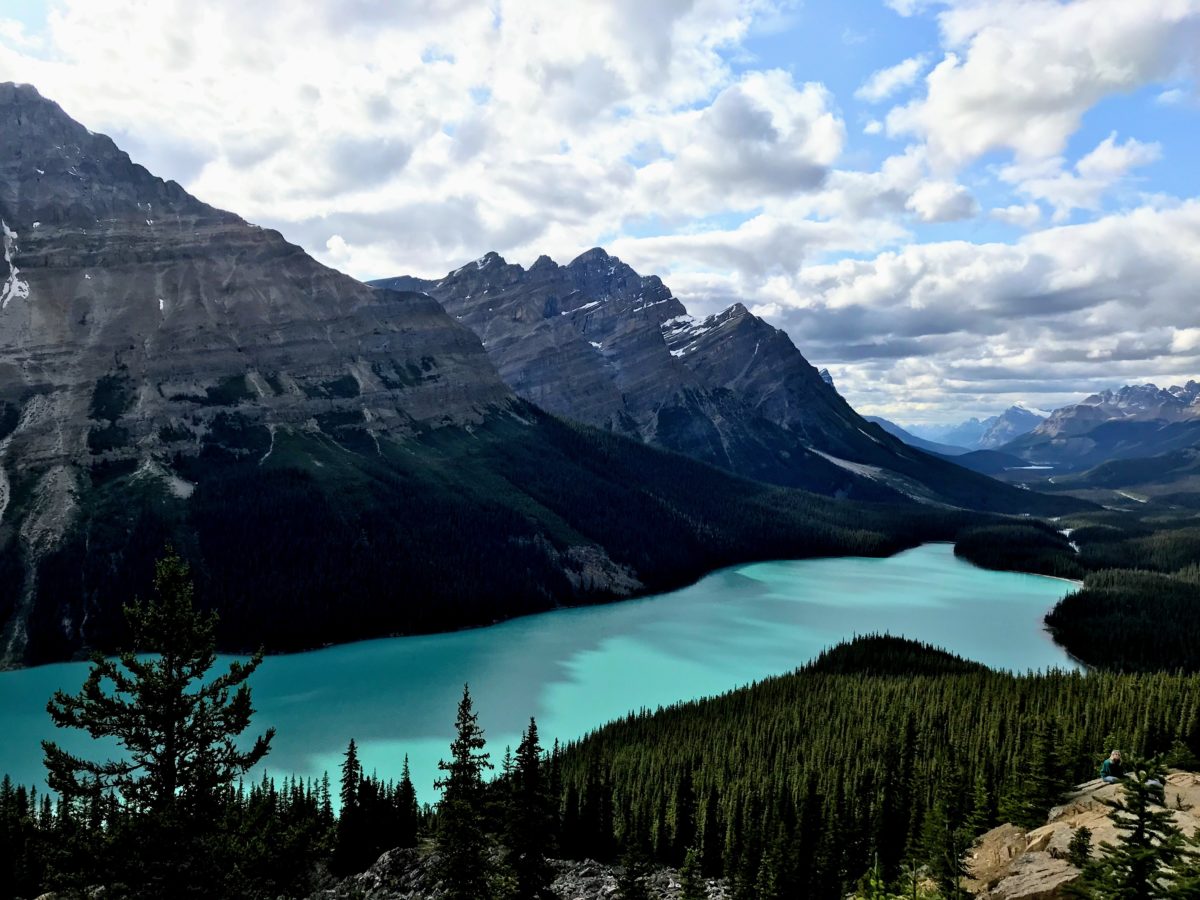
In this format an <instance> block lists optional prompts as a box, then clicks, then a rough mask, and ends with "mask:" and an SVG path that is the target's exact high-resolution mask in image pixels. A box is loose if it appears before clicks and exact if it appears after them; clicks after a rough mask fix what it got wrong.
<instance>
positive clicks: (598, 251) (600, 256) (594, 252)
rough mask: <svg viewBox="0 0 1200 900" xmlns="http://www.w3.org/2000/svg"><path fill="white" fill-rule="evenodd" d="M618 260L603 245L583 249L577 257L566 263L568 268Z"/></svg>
mask: <svg viewBox="0 0 1200 900" xmlns="http://www.w3.org/2000/svg"><path fill="white" fill-rule="evenodd" d="M607 262H620V260H619V259H617V258H616V257H615V256H609V254H608V251H606V250H605V249H604V248H603V247H593V248H592V249H591V250H585V251H584V252H583V253H580V254H579V255H578V256H577V257H575V258H574V259H573V260H571V261H570V262H569V263H567V267H568V268H575V267H576V266H588V265H592V264H594V263H607Z"/></svg>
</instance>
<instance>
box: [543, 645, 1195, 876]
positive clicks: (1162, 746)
mask: <svg viewBox="0 0 1200 900" xmlns="http://www.w3.org/2000/svg"><path fill="white" fill-rule="evenodd" d="M881 644H882V645H890V650H888V651H887V653H886V654H885V655H884V656H883V657H882V658H883V660H884V662H883V663H882V664H881V663H880V659H881V656H880V653H879V650H880V648H881ZM971 668H972V667H971V664H969V663H964V662H963V661H961V660H955V659H953V658H947V657H945V656H944V655H942V654H939V653H936V652H934V651H931V650H930V649H929V648H923V647H920V646H918V645H914V644H911V643H909V642H905V641H900V640H898V639H889V638H884V639H881V638H875V639H871V640H867V641H863V640H860V641H856V642H854V643H852V644H850V645H848V646H845V647H842V648H839V649H838V650H836V651H835V652H833V653H831V654H827V655H826V656H824V657H823V658H822V659H820V660H818V661H816V662H814V663H813V664H812V665H811V666H809V667H807V668H806V669H803V670H801V671H799V672H797V673H795V674H792V675H787V676H784V677H780V678H773V679H768V680H766V681H764V682H762V683H760V684H757V685H754V686H752V687H748V688H744V689H741V690H737V691H733V692H731V693H729V694H726V695H724V696H722V697H718V698H714V699H710V700H701V701H696V702H693V703H687V704H682V705H679V706H675V707H671V708H669V709H665V710H661V711H659V712H657V713H654V714H641V715H636V716H630V717H628V718H627V719H625V720H623V721H620V722H615V723H612V724H610V725H608V726H605V727H604V728H602V729H600V730H599V731H597V732H595V733H594V734H592V735H590V736H589V737H587V738H585V739H584V740H582V741H580V742H578V743H577V744H574V745H571V746H569V747H568V748H567V749H566V752H565V753H564V754H563V756H562V759H561V761H560V768H561V778H562V780H563V785H564V787H563V799H562V825H561V837H560V840H561V845H562V847H563V849H564V851H565V852H567V853H568V854H571V855H590V856H595V855H600V856H602V857H603V856H606V855H607V856H609V857H612V856H614V855H615V854H617V853H618V852H619V851H620V848H623V847H630V846H633V847H646V848H648V849H649V851H650V852H651V853H652V854H653V857H654V858H655V859H656V860H658V861H660V862H663V863H669V864H674V865H678V864H679V863H680V862H681V861H682V859H683V856H684V854H685V852H686V850H687V848H696V849H697V850H698V853H699V858H700V859H701V861H702V864H703V867H704V871H705V872H706V873H710V874H724V875H725V876H728V877H729V878H731V879H732V881H733V889H734V896H735V897H737V898H744V900H773V898H785V897H796V896H804V897H839V896H844V895H845V892H846V891H847V890H849V889H851V888H852V887H853V886H854V884H855V883H856V881H857V880H858V879H859V878H860V877H861V876H863V874H864V873H866V872H867V871H868V870H871V869H873V868H874V867H875V866H876V865H877V866H878V871H879V872H880V873H881V877H882V878H883V879H884V880H885V881H887V882H893V881H895V880H897V879H900V878H901V877H902V873H903V872H904V871H905V870H906V869H912V868H913V867H918V868H919V867H921V866H927V867H928V871H930V872H931V874H933V875H934V876H935V877H936V878H938V879H939V880H940V881H941V882H942V883H943V884H944V885H946V886H947V891H950V886H951V885H952V884H953V879H954V877H955V875H956V874H957V872H958V870H959V867H960V862H959V861H960V859H961V855H962V852H963V851H964V850H965V849H966V847H967V846H969V843H970V841H971V839H972V838H973V837H974V836H975V835H977V834H979V833H981V832H982V831H984V830H986V829H987V828H989V827H992V826H993V825H995V824H998V823H999V822H1002V821H1014V822H1017V823H1018V824H1022V825H1026V826H1032V825H1035V824H1039V823H1041V822H1043V821H1044V819H1045V815H1046V813H1047V811H1048V809H1049V808H1050V806H1051V805H1053V804H1054V803H1055V802H1056V800H1057V799H1058V797H1059V796H1060V794H1061V792H1062V791H1063V789H1064V788H1065V787H1066V786H1067V785H1070V784H1074V783H1078V782H1081V781H1085V780H1088V779H1090V778H1094V777H1095V775H1096V771H1097V767H1098V765H1099V762H1100V760H1101V759H1102V758H1103V756H1104V755H1105V754H1106V753H1107V751H1108V750H1110V749H1112V748H1113V747H1120V748H1121V749H1122V750H1124V751H1126V752H1133V753H1135V754H1142V755H1150V754H1155V753H1167V754H1169V755H1170V760H1171V762H1173V763H1175V764H1189V765H1194V764H1195V757H1196V755H1197V754H1200V676H1182V675H1169V674H1142V675H1117V674H1103V673H1091V674H1083V673H1079V672H1070V673H1068V672H1050V673H1047V674H1033V675H1020V676H1018V675H1012V674H1007V673H1002V672H993V671H988V670H983V671H978V670H976V671H971ZM856 670H857V671H856ZM880 671H886V672H889V673H895V674H870V673H873V672H880ZM905 672H907V673H908V674H902V673H905ZM922 672H927V673H928V674H918V673H922Z"/></svg>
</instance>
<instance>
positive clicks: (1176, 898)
mask: <svg viewBox="0 0 1200 900" xmlns="http://www.w3.org/2000/svg"><path fill="white" fill-rule="evenodd" d="M1168 896H1170V897H1171V898H1172V900H1200V830H1198V831H1197V832H1196V833H1195V834H1193V835H1192V836H1191V837H1190V838H1188V839H1187V843H1186V845H1185V851H1184V858H1183V859H1181V860H1180V861H1179V862H1177V863H1176V864H1175V866H1174V872H1173V873H1172V876H1171V879H1170V890H1169V891H1168Z"/></svg>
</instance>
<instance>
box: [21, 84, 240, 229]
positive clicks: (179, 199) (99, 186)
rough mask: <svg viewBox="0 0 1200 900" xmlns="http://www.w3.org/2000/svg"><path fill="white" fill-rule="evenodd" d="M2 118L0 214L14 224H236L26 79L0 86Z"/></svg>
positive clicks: (26, 226) (31, 226)
mask: <svg viewBox="0 0 1200 900" xmlns="http://www.w3.org/2000/svg"><path fill="white" fill-rule="evenodd" d="M0 116H2V117H3V120H4V122H5V127H4V129H3V130H0V216H3V218H4V220H5V221H6V222H7V223H8V225H9V227H10V228H13V229H14V230H17V231H23V232H29V231H32V230H34V223H35V222H37V223H39V224H38V227H46V228H52V227H55V226H62V225H67V224H70V225H73V226H76V227H80V228H90V229H92V230H95V229H96V228H97V227H104V225H105V223H106V222H120V223H122V224H128V223H146V227H152V226H153V224H154V223H155V222H162V221H164V220H166V219H176V220H182V219H186V220H188V221H195V222H224V223H233V222H241V219H239V218H238V217H237V216H235V215H233V214H232V213H226V212H222V211H220V210H216V209H214V208H213V207H211V206H208V205H207V204H205V203H202V202H200V201H199V200H197V199H196V198H194V197H192V196H191V195H190V194H188V193H187V192H186V191H184V190H183V188H181V187H180V186H179V185H178V184H176V183H175V182H173V181H163V180H162V179H161V178H156V177H155V176H153V175H151V174H150V173H149V172H148V171H146V169H145V168H143V167H142V166H139V165H137V164H135V163H134V162H133V161H132V160H131V159H130V158H129V155H128V154H127V153H125V152H124V151H123V150H121V149H120V148H118V147H117V145H116V144H115V143H113V141H112V140H111V139H110V138H109V137H107V136H105V135H103V134H95V133H93V132H91V131H89V130H88V129H86V128H84V127H83V126H82V125H81V124H79V123H78V122H76V121H75V120H73V119H72V118H71V117H70V116H68V115H67V114H66V113H65V112H64V111H63V110H62V108H61V107H60V106H59V105H58V104H57V103H55V102H54V101H52V100H47V99H46V98H44V97H43V96H42V95H41V94H39V93H38V92H37V90H36V89H35V88H33V87H31V86H29V85H17V84H13V83H11V82H10V83H6V84H0ZM24 236H25V235H24V234H23V235H22V237H24Z"/></svg>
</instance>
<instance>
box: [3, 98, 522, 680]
mask: <svg viewBox="0 0 1200 900" xmlns="http://www.w3.org/2000/svg"><path fill="white" fill-rule="evenodd" d="M0 116H3V121H4V127H3V129H0V235H2V239H3V263H0V266H2V268H0V421H3V422H4V425H3V433H2V434H0V437H2V438H3V440H0V522H2V524H3V526H4V529H3V533H5V534H12V533H17V534H19V541H20V544H21V547H20V552H21V553H22V555H23V558H24V559H25V560H26V561H28V562H30V563H31V564H34V563H36V562H37V561H38V560H39V559H40V558H42V557H43V556H44V555H45V554H46V553H47V552H49V551H51V550H52V549H53V548H54V547H55V546H56V545H57V544H58V542H59V541H60V540H61V539H62V538H63V536H64V535H65V534H67V533H69V531H70V529H71V528H72V527H73V525H74V524H75V523H77V522H78V520H79V514H80V509H81V507H82V506H83V504H85V503H86V502H87V498H88V496H89V493H90V491H91V489H92V486H93V485H94V484H95V483H97V482H98V481H99V480H102V479H101V478H100V476H99V475H97V474H96V473H98V472H107V473H113V472H116V473H125V474H128V473H130V472H133V471H137V472H140V473H143V475H144V476H145V479H146V480H147V481H149V482H153V483H159V484H161V485H165V486H166V487H167V488H168V489H169V490H170V491H173V492H175V493H176V495H177V496H179V497H183V496H185V495H188V496H190V491H191V490H192V487H193V485H190V484H188V483H187V482H186V480H184V479H181V478H180V477H179V476H178V475H177V473H176V471H175V468H174V467H175V465H176V463H177V462H178V463H179V464H184V463H185V462H186V461H187V460H194V459H196V458H198V457H200V456H202V455H205V454H210V455H211V454H213V453H218V454H220V453H226V452H228V453H231V454H234V455H235V456H236V455H238V454H244V455H251V454H253V455H254V456H255V457H256V458H262V457H263V456H264V455H265V454H267V453H269V452H271V448H273V447H274V442H275V440H276V438H280V439H285V436H286V435H288V434H291V433H304V434H306V435H314V436H315V435H320V436H321V437H320V439H322V440H324V439H328V440H333V441H335V442H338V443H340V444H342V445H353V446H365V447H370V448H374V447H376V446H377V443H376V442H377V441H378V439H379V438H380V437H381V436H390V437H393V438H397V439H403V438H405V437H407V436H410V435H413V434H414V433H417V432H418V431H419V430H420V429H422V428H426V427H432V426H434V425H436V424H452V423H461V424H467V423H470V422H475V421H479V420H480V419H481V418H482V417H483V416H484V415H485V414H486V411H488V410H490V409H492V408H495V407H498V406H501V405H503V404H505V403H509V402H512V399H513V398H512V395H511V393H509V391H508V390H507V388H506V387H505V386H504V384H503V382H502V381H501V380H500V378H499V376H498V374H497V373H496V371H495V369H494V368H493V367H492V365H491V363H490V362H489V361H488V359H487V357H486V355H485V353H484V352H483V349H482V348H481V347H480V345H479V341H478V339H477V338H476V337H475V336H474V335H473V334H471V333H470V332H469V331H468V330H467V329H465V328H462V327H460V326H458V325H456V324H455V323H454V322H453V321H452V320H451V319H450V318H449V317H448V316H447V315H446V314H445V311H444V310H442V309H441V307H440V306H438V304H437V303H436V301H434V300H433V299H432V298H430V297H427V296H424V295H422V294H414V293H409V294H399V293H395V292H386V291H385V292H381V291H374V290H372V289H371V288H368V287H367V286H366V285H364V284H362V283H360V282H358V281H355V280H354V279H352V278H350V277H348V276H346V275H343V274H341V273H339V272H335V271H333V270H332V269H329V268H326V267H325V266H323V265H321V264H320V263H318V262H317V261H316V260H314V259H312V258H311V257H309V256H308V255H307V254H305V253H304V251H303V250H301V249H300V248H299V247H296V246H294V245H292V244H289V243H287V242H286V241H285V240H284V239H283V237H282V236H281V235H280V234H279V233H278V232H275V231H271V230H269V229H263V228H258V227H256V226H253V225H250V224H248V223H246V222H245V221H244V220H242V219H241V218H240V217H238V216H236V215H234V214H232V213H227V212H223V211H221V210H217V209H215V208H213V207H211V206H208V205H207V204H205V203H202V202H200V201H199V200H197V199H195V198H194V197H192V196H190V195H189V194H187V192H186V191H184V190H183V188H181V187H180V186H179V185H177V184H175V183H173V182H167V181H163V180H162V179H160V178H157V177H155V176H154V175H152V174H151V173H150V172H148V171H147V170H146V169H145V168H143V167H142V166H140V165H137V164H135V163H133V162H132V161H131V160H130V158H129V156H128V155H127V154H126V153H124V152H123V151H121V150H120V149H119V148H118V147H117V146H116V144H114V143H113V142H112V140H110V139H109V138H108V137H105V136H104V135H101V134H94V133H92V132H90V131H88V130H87V129H86V128H84V127H83V126H82V125H80V124H79V123H77V122H74V121H73V120H72V119H71V118H70V117H69V116H67V115H66V114H65V113H64V112H63V111H62V109H61V108H60V107H59V106H58V105H57V104H55V103H53V102H51V101H49V100H46V99H45V98H43V97H41V95H40V94H38V93H37V91H35V90H34V89H32V88H29V87H27V86H18V85H12V84H7V85H0ZM492 266H495V267H496V268H502V265H499V264H497V263H495V262H494V261H489V267H492ZM107 477H113V476H111V475H110V476H107ZM10 481H11V485H10ZM29 498H32V499H29ZM4 552H6V553H9V552H11V553H16V552H18V551H17V550H15V549H13V548H12V546H11V545H9V546H8V547H6V549H5V550H4ZM34 596H35V593H34V591H33V589H32V588H29V589H27V591H26V594H25V595H24V597H25V599H24V600H23V601H22V602H23V603H25V602H28V603H33V602H34V599H33V598H34ZM22 616H23V613H21V614H19V615H16V616H14V618H13V619H12V620H11V623H10V629H9V631H8V632H7V633H6V634H4V635H2V636H0V637H2V640H0V664H2V663H3V661H5V660H8V659H19V658H20V657H21V656H22V654H23V652H24V646H25V640H26V635H25V633H24V632H23V631H22V629H23V627H24V626H23V624H22V622H23V618H22ZM56 621H57V620H56ZM64 627H65V628H66V630H67V631H68V632H71V631H72V629H73V628H74V627H75V626H73V625H72V626H64ZM64 640H67V641H68V643H69V642H71V641H76V640H78V635H77V634H74V633H70V634H68V635H67V636H66V637H65V638H64Z"/></svg>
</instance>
